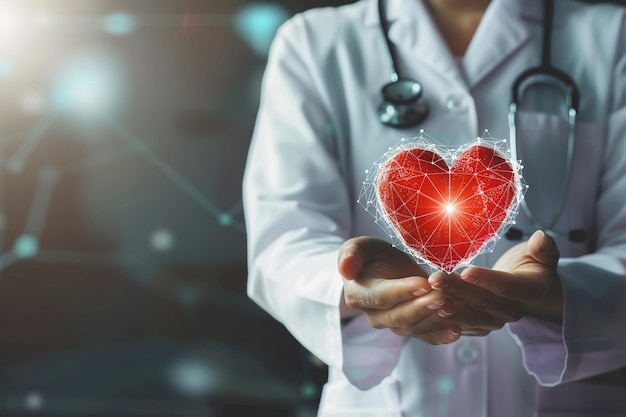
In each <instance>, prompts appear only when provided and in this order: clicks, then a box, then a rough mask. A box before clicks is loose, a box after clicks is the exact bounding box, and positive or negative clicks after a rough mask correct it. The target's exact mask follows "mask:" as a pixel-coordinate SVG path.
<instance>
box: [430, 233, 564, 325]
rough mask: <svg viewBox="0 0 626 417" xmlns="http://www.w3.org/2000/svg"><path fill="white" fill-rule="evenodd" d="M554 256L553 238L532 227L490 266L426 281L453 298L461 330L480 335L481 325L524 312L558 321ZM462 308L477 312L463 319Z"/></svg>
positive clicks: (558, 292) (560, 315) (560, 309)
mask: <svg viewBox="0 0 626 417" xmlns="http://www.w3.org/2000/svg"><path fill="white" fill-rule="evenodd" d="M558 260H559V251H558V248H557V246H556V243H555V242H554V239H552V238H551V237H550V236H548V235H546V234H545V233H543V232H542V231H537V232H535V233H534V234H533V235H532V236H531V238H530V239H529V240H528V241H526V242H522V243H519V244H517V245H516V246H514V247H512V248H511V249H509V250H508V251H507V252H505V253H504V255H502V256H501V257H500V258H499V259H498V261H497V262H496V263H495V265H494V266H493V268H492V269H489V268H481V267H470V268H467V269H465V270H464V271H463V272H462V273H461V274H460V275H459V274H451V275H448V274H443V273H437V274H433V275H432V276H431V277H430V278H429V282H430V284H431V286H432V288H434V289H435V290H438V291H441V292H442V293H443V294H445V295H446V296H447V297H449V298H455V299H456V300H458V305H457V310H458V311H457V314H456V315H455V320H457V323H458V324H459V326H460V327H461V329H462V334H468V335H470V334H476V335H482V334H486V333H488V332H486V331H485V330H486V328H485V327H484V326H482V328H481V324H486V323H490V324H491V325H492V326H494V327H497V326H498V325H499V326H500V327H501V326H502V325H504V324H505V323H506V322H510V321H515V320H518V319H519V318H521V317H523V316H526V315H528V316H533V317H539V318H542V319H546V320H551V321H554V322H560V321H561V320H562V318H563V295H562V290H561V284H560V279H559V275H558V273H557V263H558ZM459 306H461V307H459ZM465 309H469V311H472V312H480V313H482V315H481V314H479V315H477V314H475V313H472V317H473V318H472V320H471V321H470V320H465V321H464V320H463V319H464V316H465V314H464V311H465ZM477 325H478V326H477Z"/></svg>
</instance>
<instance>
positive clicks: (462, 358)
mask: <svg viewBox="0 0 626 417" xmlns="http://www.w3.org/2000/svg"><path fill="white" fill-rule="evenodd" d="M456 358H457V359H458V361H459V362H461V363H463V364H469V363H472V362H474V361H475V360H476V359H478V349H476V348H475V347H474V346H473V345H471V344H469V343H463V344H462V345H461V346H459V347H458V348H457V350H456Z"/></svg>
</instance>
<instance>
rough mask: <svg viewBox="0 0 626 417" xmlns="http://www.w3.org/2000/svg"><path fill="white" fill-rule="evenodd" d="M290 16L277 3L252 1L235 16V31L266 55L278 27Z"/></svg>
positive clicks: (255, 49) (251, 46) (261, 54)
mask: <svg viewBox="0 0 626 417" xmlns="http://www.w3.org/2000/svg"><path fill="white" fill-rule="evenodd" d="M288 18H289V13H288V12H287V10H286V9H285V8H284V7H283V6H281V5H278V4H276V3H269V2H268V3H250V4H247V5H245V6H243V7H242V8H241V9H239V11H238V12H237V13H236V14H235V16H234V17H233V25H234V29H235V32H236V33H237V34H238V35H239V36H240V37H241V38H242V39H243V41H244V42H246V43H247V44H248V46H250V48H251V49H252V50H253V51H254V52H256V53H257V54H258V55H260V56H266V55H267V53H268V51H269V48H270V44H271V43H272V39H274V35H275V34H276V30H277V29H278V27H279V26H280V25H281V24H282V23H283V22H284V21H285V20H287V19H288Z"/></svg>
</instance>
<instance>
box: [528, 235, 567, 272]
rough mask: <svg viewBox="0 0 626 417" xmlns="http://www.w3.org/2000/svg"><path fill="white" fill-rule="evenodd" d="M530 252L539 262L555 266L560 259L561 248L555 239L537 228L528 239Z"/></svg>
mask: <svg viewBox="0 0 626 417" xmlns="http://www.w3.org/2000/svg"><path fill="white" fill-rule="evenodd" d="M528 252H529V254H530V256H532V257H533V258H534V259H535V260H536V261H537V262H539V263H542V264H544V265H547V266H549V267H552V268H555V267H556V265H557V263H558V261H559V256H560V254H559V249H558V248H557V246H556V242H555V241H554V239H553V238H552V237H550V236H548V235H547V234H545V233H544V232H543V231H542V230H537V231H536V232H535V233H533V234H532V236H531V237H530V239H529V240H528Z"/></svg>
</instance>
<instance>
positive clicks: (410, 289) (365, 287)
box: [343, 277, 432, 311]
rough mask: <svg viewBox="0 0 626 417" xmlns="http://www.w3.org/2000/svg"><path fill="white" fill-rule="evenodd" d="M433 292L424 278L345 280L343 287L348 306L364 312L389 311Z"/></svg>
mask: <svg viewBox="0 0 626 417" xmlns="http://www.w3.org/2000/svg"><path fill="white" fill-rule="evenodd" d="M431 290H432V288H431V287H430V284H429V283H428V280H426V279H425V278H423V277H405V278H396V279H384V278H375V279H370V280H344V287H343V291H344V299H345V302H346V305H347V306H348V307H349V308H352V309H359V310H364V311H365V310H385V309H389V308H392V307H394V306H396V305H398V304H400V303H402V302H404V301H408V300H413V299H415V298H417V297H421V296H423V295H425V294H428V293H429V292H431Z"/></svg>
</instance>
